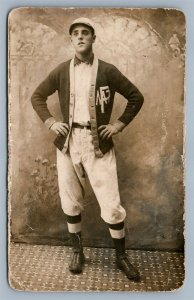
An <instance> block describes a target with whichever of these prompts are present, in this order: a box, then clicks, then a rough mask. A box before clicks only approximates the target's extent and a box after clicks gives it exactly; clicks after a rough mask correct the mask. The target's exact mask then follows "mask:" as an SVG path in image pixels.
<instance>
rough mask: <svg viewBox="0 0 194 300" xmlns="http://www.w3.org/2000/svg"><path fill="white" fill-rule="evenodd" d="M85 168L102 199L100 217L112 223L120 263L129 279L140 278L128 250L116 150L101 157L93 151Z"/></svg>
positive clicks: (98, 197) (99, 197) (110, 224)
mask: <svg viewBox="0 0 194 300" xmlns="http://www.w3.org/2000/svg"><path fill="white" fill-rule="evenodd" d="M84 167H85V169H86V171H87V174H88V178H89V180H90V183H91V186H92V188H93V190H94V193H95V195H96V197H97V200H98V202H99V205H100V208H101V217H102V218H103V219H104V221H105V222H106V223H107V224H108V225H109V230H110V234H111V237H112V240H113V243H114V246H115V250H116V257H117V265H118V267H119V268H120V269H121V270H123V272H124V273H125V274H126V275H127V277H128V278H129V279H134V280H136V279H137V280H138V279H139V273H138V271H137V270H136V269H135V268H134V267H133V266H132V265H131V263H130V262H129V259H128V257H127V255H126V252H125V231H124V219H125V216H126V212H125V209H124V208H123V207H122V206H121V204H120V195H119V188H118V178H117V170H116V159H115V153H114V149H111V150H110V151H109V152H108V153H106V154H105V155H104V156H103V157H102V158H96V157H95V156H94V155H93V154H92V151H90V155H89V156H88V159H87V160H86V161H85V163H84Z"/></svg>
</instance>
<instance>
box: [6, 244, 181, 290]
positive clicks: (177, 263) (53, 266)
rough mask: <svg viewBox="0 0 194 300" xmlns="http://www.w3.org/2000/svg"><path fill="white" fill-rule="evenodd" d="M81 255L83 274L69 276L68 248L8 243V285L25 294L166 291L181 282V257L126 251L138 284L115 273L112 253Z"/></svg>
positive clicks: (89, 250)
mask: <svg viewBox="0 0 194 300" xmlns="http://www.w3.org/2000/svg"><path fill="white" fill-rule="evenodd" d="M84 253H85V256H86V264H85V268H84V271H83V273H82V274H79V275H73V274H71V273H70V272H69V270H68V263H69V259H70V257H71V248H70V247H64V246H48V245H27V244H18V243H17V244H14V243H12V244H10V247H9V282H10V284H11V286H12V288H15V289H17V290H26V291H170V290H174V289H177V288H179V287H180V286H181V285H182V283H183V280H184V257H183V254H182V253H175V252H161V251H142V250H141V251H140V250H127V253H128V255H129V256H130V259H131V262H132V263H133V264H134V265H135V266H136V267H137V268H138V269H139V271H140V273H141V281H140V282H132V281H130V280H128V279H127V278H126V277H125V275H124V274H123V273H122V272H121V271H120V270H118V269H117V267H116V265H115V253H114V250H113V249H107V248H84Z"/></svg>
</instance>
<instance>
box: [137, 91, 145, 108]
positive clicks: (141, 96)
mask: <svg viewBox="0 0 194 300" xmlns="http://www.w3.org/2000/svg"><path fill="white" fill-rule="evenodd" d="M138 98H139V107H140V108H141V107H142V105H143V103H144V96H143V95H142V93H140V92H139V97H138Z"/></svg>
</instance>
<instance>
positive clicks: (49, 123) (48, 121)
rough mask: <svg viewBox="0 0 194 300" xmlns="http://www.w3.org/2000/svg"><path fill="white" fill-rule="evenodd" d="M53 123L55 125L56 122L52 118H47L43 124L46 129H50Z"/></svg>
mask: <svg viewBox="0 0 194 300" xmlns="http://www.w3.org/2000/svg"><path fill="white" fill-rule="evenodd" d="M54 123H56V120H55V118H54V117H50V118H48V119H47V120H46V121H45V122H44V124H45V125H46V127H47V128H48V129H50V128H51V126H52V125H53V124H54Z"/></svg>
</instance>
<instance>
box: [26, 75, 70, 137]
mask: <svg viewBox="0 0 194 300" xmlns="http://www.w3.org/2000/svg"><path fill="white" fill-rule="evenodd" d="M56 90H58V85H57V76H56V71H55V70H53V71H52V72H51V73H50V74H49V75H48V76H47V77H46V79H45V80H44V81H42V82H41V83H40V85H39V86H38V87H37V88H36V90H35V91H34V93H33V94H32V97H31V102H32V106H33V108H34V110H35V111H36V112H37V114H38V116H39V117H40V119H41V120H42V121H43V122H44V123H45V125H46V126H47V128H49V129H51V130H52V131H54V132H55V133H56V134H61V135H64V136H65V135H67V134H68V131H69V126H68V124H66V123H63V122H57V121H56V120H55V118H54V117H53V116H52V115H51V113H50V111H49V110H48V107H47V103H46V102H47V99H48V96H50V95H52V94H53V93H54V92H55V91H56Z"/></svg>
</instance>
